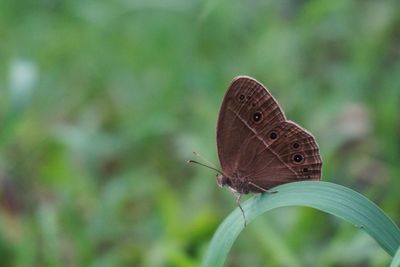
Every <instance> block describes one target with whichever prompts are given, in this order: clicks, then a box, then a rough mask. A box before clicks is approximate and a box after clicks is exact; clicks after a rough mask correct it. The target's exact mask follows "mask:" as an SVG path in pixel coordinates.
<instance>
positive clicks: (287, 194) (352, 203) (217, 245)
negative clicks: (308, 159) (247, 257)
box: [202, 181, 400, 267]
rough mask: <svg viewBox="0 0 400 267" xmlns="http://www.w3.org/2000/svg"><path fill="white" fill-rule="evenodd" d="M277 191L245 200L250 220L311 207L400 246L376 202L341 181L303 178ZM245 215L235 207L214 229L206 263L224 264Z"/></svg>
mask: <svg viewBox="0 0 400 267" xmlns="http://www.w3.org/2000/svg"><path fill="white" fill-rule="evenodd" d="M274 190H276V191H278V192H277V193H274V194H271V193H264V194H259V195H256V196H254V197H252V198H250V199H249V200H247V201H245V202H244V203H243V204H242V207H243V210H244V212H245V214H246V218H247V222H248V223H250V222H251V221H252V220H254V219H255V218H256V217H258V216H259V215H261V214H262V213H264V212H267V211H269V210H272V209H276V208H280V207H288V206H305V207H312V208H315V209H318V210H321V211H324V212H326V213H329V214H332V215H335V216H337V217H339V218H342V219H344V220H345V221H348V222H350V223H351V224H353V225H355V226H356V227H358V228H361V229H362V230H364V231H365V232H366V233H368V234H369V235H370V236H371V237H372V238H374V239H375V240H376V241H377V242H378V243H379V244H380V246H381V247H382V248H383V249H384V250H385V251H386V252H387V253H388V254H389V255H392V256H393V255H394V254H395V253H396V250H397V248H398V247H399V246H400V230H399V228H398V227H397V225H396V224H394V223H393V221H392V220H391V219H390V218H389V217H388V216H387V215H386V214H385V213H384V212H383V211H382V210H381V209H380V208H379V207H378V206H377V205H376V204H374V203H373V202H371V201H370V200H369V199H367V198H366V197H364V196H363V195H361V194H359V193H357V192H355V191H353V190H351V189H349V188H347V187H344V186H341V185H337V184H334V183H328V182H320V181H305V182H304V181H303V182H294V183H288V184H284V185H280V186H278V187H276V188H274ZM243 228H244V223H243V217H242V214H241V212H240V210H239V208H236V209H235V210H234V211H233V212H232V213H231V214H230V215H229V216H228V217H227V218H226V219H225V220H224V221H223V222H222V224H221V225H220V226H219V228H218V229H217V231H216V232H215V234H214V236H213V238H212V240H211V243H210V245H209V248H208V251H207V253H206V255H205V257H204V260H203V264H202V266H203V267H209V266H213V267H217V266H223V264H224V262H225V259H226V257H227V256H228V252H229V250H230V249H231V247H232V245H233V242H234V241H235V239H236V238H237V236H238V235H239V233H240V232H241V231H242V230H243Z"/></svg>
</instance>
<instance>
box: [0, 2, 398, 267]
mask: <svg viewBox="0 0 400 267" xmlns="http://www.w3.org/2000/svg"><path fill="white" fill-rule="evenodd" d="M0 59H1V60H0V90H1V91H0V92H1V97H0V126H1V127H0V265H1V266H93V267H100V266H177V267H192V266H198V265H199V264H200V262H201V259H202V256H203V255H204V252H205V249H206V248H207V244H208V242H209V241H210V239H211V237H212V235H213V232H214V231H215V229H216V228H217V226H218V224H219V223H221V221H222V220H223V219H224V217H225V216H227V215H228V214H229V213H230V212H231V211H232V210H233V209H234V208H236V204H235V201H234V197H233V196H232V194H231V193H230V192H229V190H223V189H220V188H218V187H217V186H216V183H215V173H214V172H212V171H209V170H207V169H205V168H201V167H197V166H188V164H186V160H187V159H190V158H193V155H192V151H197V152H199V153H201V154H203V156H205V157H206V158H208V159H209V160H210V161H212V162H214V163H215V164H217V165H218V158H217V154H216V141H215V128H216V119H217V115H218V111H219V106H220V104H221V101H222V98H223V95H224V93H225V90H226V89H227V86H228V84H229V82H230V80H231V79H232V78H233V77H234V76H236V75H239V74H246V75H250V76H253V77H255V78H256V79H258V80H260V81H261V82H263V83H264V84H265V85H267V86H268V87H269V89H270V91H271V92H272V93H273V95H274V96H275V97H276V98H277V99H278V101H279V102H280V103H281V105H282V106H283V108H284V110H285V111H286V115H287V117H288V118H289V119H291V120H294V121H296V122H298V123H299V124H301V125H302V126H304V127H305V128H306V129H308V130H309V131H311V132H312V133H313V134H314V135H315V136H316V138H317V140H318V143H319V145H320V148H321V153H322V157H323V160H324V166H323V167H324V170H323V179H324V180H325V181H330V182H335V183H339V184H342V185H345V186H349V187H351V188H352V189H355V190H357V191H359V192H361V193H363V194H365V195H366V196H368V197H369V198H370V199H371V200H373V201H374V202H376V203H378V205H379V206H380V207H382V208H383V209H384V210H385V211H386V212H387V213H388V215H389V216H391V217H392V218H393V220H394V221H395V222H396V223H397V224H399V223H400V212H399V210H400V201H399V200H400V197H399V188H400V179H399V177H400V164H399V159H400V138H399V136H400V118H399V111H398V108H399V106H400V4H399V2H398V1H394V0H393V1H345V0H339V1H300V0H297V1H296V0H284V1H261V0H251V1H227V0H225V1H218V0H210V1H199V0H192V1H188V0H173V1H163V0H150V1H145V0H141V1H128V0H117V1H93V0H89V1H78V0H75V1H63V0H40V1H11V0H3V1H0ZM389 262H390V257H389V256H388V255H387V254H386V253H385V252H384V251H383V250H382V249H381V248H380V247H379V246H378V245H377V244H376V243H375V241H374V240H372V239H371V238H370V237H369V236H367V235H366V234H365V233H363V232H362V231H359V230H357V229H356V228H354V227H353V226H351V225H349V224H347V223H345V222H342V221H341V220H338V219H336V218H333V217H332V216H329V215H327V214H323V213H321V212H317V211H315V210H312V209H307V208H291V209H281V210H277V211H273V212H270V213H269V214H266V215H264V216H262V218H259V219H258V220H257V221H255V222H254V223H252V224H251V225H249V226H248V227H247V228H246V229H245V230H244V232H243V233H242V234H241V236H240V237H239V239H238V240H237V242H236V243H235V245H234V247H233V250H232V251H231V253H230V256H229V261H228V262H227V266H290V267H291V266H387V264H388V263H389Z"/></svg>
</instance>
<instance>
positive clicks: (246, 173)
mask: <svg viewBox="0 0 400 267" xmlns="http://www.w3.org/2000/svg"><path fill="white" fill-rule="evenodd" d="M217 148H218V157H219V161H220V163H221V167H222V171H219V173H220V174H219V175H218V176H217V184H218V185H219V186H221V187H224V186H227V187H229V188H230V189H231V191H232V192H234V193H235V194H236V195H237V202H238V205H239V207H240V208H241V206H240V202H239V201H240V196H241V195H242V194H248V193H250V192H251V193H262V192H276V191H269V190H270V189H271V188H274V187H275V186H278V185H281V184H285V183H290V182H295V181H303V180H306V181H309V180H320V179H321V167H322V160H321V156H320V154H319V147H318V144H317V142H316V141H315V138H314V136H313V135H312V134H311V133H309V132H308V131H307V130H305V129H304V128H302V127H301V126H299V125H298V124H296V123H294V122H292V121H290V120H287V118H286V116H285V114H284V112H283V110H282V108H281V107H280V105H279V104H278V102H277V101H276V100H275V98H274V97H273V96H272V95H271V93H270V92H269V91H268V89H267V88H266V87H265V86H264V85H262V84H261V83H260V82H258V81H257V80H255V79H253V78H251V77H247V76H238V77H236V78H234V79H233V81H232V82H231V84H230V86H229V88H228V90H227V92H226V94H225V97H224V99H223V101H222V105H221V109H220V111H219V117H218V123H217ZM192 162H193V161H192ZM196 163H197V162H196ZM241 209H242V208H241ZM242 212H243V210H242ZM243 216H244V213H243Z"/></svg>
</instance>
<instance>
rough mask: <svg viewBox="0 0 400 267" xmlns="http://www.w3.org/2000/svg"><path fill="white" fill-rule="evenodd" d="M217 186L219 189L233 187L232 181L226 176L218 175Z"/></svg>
mask: <svg viewBox="0 0 400 267" xmlns="http://www.w3.org/2000/svg"><path fill="white" fill-rule="evenodd" d="M217 184H218V186H219V187H224V186H229V187H230V186H231V185H232V183H231V179H230V178H229V177H227V176H225V175H222V174H218V175H217Z"/></svg>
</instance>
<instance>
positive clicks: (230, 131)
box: [217, 76, 285, 175]
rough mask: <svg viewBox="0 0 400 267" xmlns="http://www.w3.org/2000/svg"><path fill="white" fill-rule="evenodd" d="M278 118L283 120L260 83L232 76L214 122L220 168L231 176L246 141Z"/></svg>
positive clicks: (243, 77)
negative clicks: (216, 120)
mask: <svg viewBox="0 0 400 267" xmlns="http://www.w3.org/2000/svg"><path fill="white" fill-rule="evenodd" d="M280 121H285V115H284V114H283V112H282V110H281V108H280V107H279V105H278V104H277V102H276V100H275V99H274V98H273V97H272V96H271V94H270V93H269V92H268V91H267V90H266V88H265V87H264V86H263V85H261V84H260V83H259V82H257V81H256V80H254V79H252V78H250V77H245V76H240V77H237V78H235V79H234V80H233V81H232V83H231V85H230V86H229V89H228V91H227V92H226V94H225V97H224V100H223V102H222V106H221V109H220V112H219V118H218V125H217V147H218V156H219V160H220V162H221V166H222V169H223V171H224V172H225V173H226V174H228V175H232V172H233V171H234V170H236V169H237V167H238V160H239V156H240V151H242V150H243V146H244V144H245V142H246V140H248V139H249V138H251V137H252V136H255V135H256V134H257V131H261V130H262V129H265V128H268V127H270V126H271V125H272V123H277V122H280Z"/></svg>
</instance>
